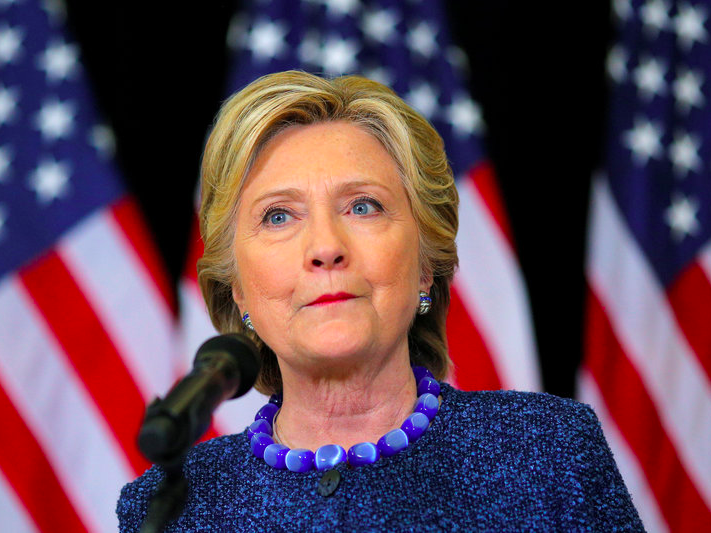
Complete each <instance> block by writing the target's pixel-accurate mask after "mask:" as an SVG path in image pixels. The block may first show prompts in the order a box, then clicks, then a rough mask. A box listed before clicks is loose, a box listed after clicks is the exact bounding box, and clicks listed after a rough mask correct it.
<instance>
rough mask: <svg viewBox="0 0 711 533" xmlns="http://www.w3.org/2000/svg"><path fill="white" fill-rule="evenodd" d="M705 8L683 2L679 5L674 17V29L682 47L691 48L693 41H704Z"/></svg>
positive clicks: (705, 36)
mask: <svg viewBox="0 0 711 533" xmlns="http://www.w3.org/2000/svg"><path fill="white" fill-rule="evenodd" d="M707 16H708V15H707V13H706V10H705V9H704V8H703V7H701V6H692V5H690V4H688V3H684V4H682V5H680V6H679V12H678V13H677V15H676V17H674V29H675V30H676V36H677V39H678V40H679V42H680V44H681V45H682V47H684V48H685V49H686V50H687V51H689V50H691V47H692V46H693V45H694V41H698V42H700V43H705V42H706V41H707V38H708V33H707V32H706V29H705V28H704V23H705V22H706V18H707Z"/></svg>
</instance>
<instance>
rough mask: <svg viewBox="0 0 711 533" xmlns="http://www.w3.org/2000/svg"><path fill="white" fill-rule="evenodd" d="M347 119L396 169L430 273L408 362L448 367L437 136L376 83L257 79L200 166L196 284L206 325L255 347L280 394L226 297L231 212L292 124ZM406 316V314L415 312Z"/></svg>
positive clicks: (452, 215) (446, 256) (450, 230)
mask: <svg viewBox="0 0 711 533" xmlns="http://www.w3.org/2000/svg"><path fill="white" fill-rule="evenodd" d="M336 120H340V121H346V122H350V123H352V124H355V125H358V126H360V127H362V128H363V129H364V130H365V131H366V132H368V133H370V134H371V135H373V136H374V137H375V138H376V139H378V140H379V141H380V142H381V143H382V145H383V146H384V147H385V149H386V150H387V151H388V153H389V154H390V156H391V157H392V158H393V160H394V161H395V162H396V164H397V166H398V169H399V171H400V177H401V179H402V182H403V184H404V186H405V190H406V192H407V195H408V198H409V201H410V205H411V207H412V213H413V216H414V218H415V221H416V223H417V227H418V232H419V244H420V264H421V268H422V272H423V274H424V275H428V276H432V280H433V284H432V288H431V290H430V296H431V297H432V308H431V310H430V312H429V313H428V314H426V315H416V317H415V319H414V321H413V323H412V325H411V327H410V331H409V334H408V341H409V348H410V360H411V362H412V363H413V364H417V365H422V366H426V367H427V368H429V369H430V371H431V372H433V374H434V375H435V376H436V377H437V378H440V379H441V378H443V377H444V376H445V374H446V373H447V371H448V370H449V366H450V364H451V363H450V359H449V355H448V353H447V337H446V330H445V325H446V318H447V311H448V308H449V287H450V283H451V281H452V276H453V275H454V269H455V267H456V266H457V263H458V259H457V249H456V244H455V240H454V239H455V236H456V233H457V227H458V217H457V207H458V203H459V197H458V195H457V190H456V187H455V185H454V178H453V176H452V170H451V168H450V166H449V163H448V162H447V156H446V154H445V153H444V143H443V142H442V139H441V138H440V136H439V135H438V134H437V132H436V131H435V129H434V128H433V127H432V126H431V125H430V124H429V123H428V122H427V120H425V119H424V118H423V117H422V116H421V115H420V114H419V113H417V112H416V111H414V110H413V109H412V108H410V107H409V106H408V105H407V104H406V103H405V102H404V101H403V100H402V99H400V98H399V97H398V96H397V95H396V94H395V93H394V92H393V91H391V90H390V89H388V88H387V87H385V86H384V85H382V84H380V83H377V82H374V81H371V80H368V79H366V78H363V77H360V76H342V77H339V78H335V79H331V80H329V79H324V78H320V77H318V76H314V75H312V74H307V73H305V72H301V71H287V72H280V73H276V74H269V75H267V76H263V77H261V78H259V79H257V80H256V81H254V82H252V83H251V84H249V85H248V86H247V87H245V88H244V89H242V90H241V91H239V92H238V93H236V94H234V95H233V96H232V97H230V98H229V99H228V100H227V101H226V102H225V103H224V104H223V106H222V108H221V109H220V112H219V114H218V115H217V119H216V122H215V125H214V128H213V129H212V132H211V134H210V137H209V139H208V141H207V145H206V147H205V153H204V155H203V160H202V177H201V180H202V181H201V195H202V203H201V207H200V232H201V234H202V239H203V242H204V244H205V252H204V254H203V256H202V258H201V259H200V260H199V261H198V263H197V270H198V282H199V284H200V288H201V290H202V294H203V297H204V298H205V302H206V304H207V309H208V311H209V313H210V318H211V319H212V323H213V324H214V325H215V327H216V328H217V330H218V331H219V332H221V333H228V332H242V333H245V334H247V335H249V336H250V337H252V339H253V340H255V342H257V345H258V346H259V349H260V352H261V356H262V370H261V372H260V375H259V378H258V380H257V385H256V386H257V389H258V390H260V391H261V392H263V393H265V394H271V393H274V392H278V391H280V390H281V374H280V372H279V367H278V364H277V359H276V356H275V354H274V352H272V350H271V349H270V348H269V347H268V346H267V345H266V344H264V343H263V342H262V341H261V340H260V339H259V338H258V337H257V336H256V335H255V334H254V333H253V332H250V331H247V330H246V328H244V326H243V324H242V319H241V313H240V310H239V309H238V308H237V305H236V304H235V302H234V300H233V297H232V286H233V285H234V284H235V283H237V279H236V272H237V271H236V264H235V258H234V253H233V242H234V237H235V232H236V231H237V229H238V228H236V227H235V218H236V217H235V214H236V209H237V205H238V202H239V199H240V195H241V192H242V187H243V185H244V182H245V178H246V176H247V175H248V173H249V171H250V168H251V166H252V165H253V163H254V161H255V159H256V157H257V155H258V154H259V152H260V150H261V149H262V148H263V147H264V146H265V145H266V144H267V143H268V142H269V140H270V139H272V138H273V137H274V136H275V135H276V134H277V133H279V132H280V131H282V130H284V129H285V128H287V127H289V126H291V125H297V124H299V125H307V124H314V123H319V122H329V121H336ZM413 311H414V310H413Z"/></svg>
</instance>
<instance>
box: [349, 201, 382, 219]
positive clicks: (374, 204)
mask: <svg viewBox="0 0 711 533" xmlns="http://www.w3.org/2000/svg"><path fill="white" fill-rule="evenodd" d="M382 210H383V207H382V206H381V205H380V203H379V202H378V201H376V200H373V199H372V198H358V199H357V200H356V201H355V202H354V203H353V206H352V207H351V212H352V213H353V214H354V215H372V214H373V213H374V212H376V211H382Z"/></svg>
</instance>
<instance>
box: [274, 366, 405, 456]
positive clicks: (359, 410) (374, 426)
mask: <svg viewBox="0 0 711 533" xmlns="http://www.w3.org/2000/svg"><path fill="white" fill-rule="evenodd" d="M405 356H406V357H404V358H403V357H396V358H392V359H391V360H388V361H386V362H384V363H382V362H381V364H380V365H378V366H371V367H366V366H360V367H359V368H356V369H354V370H353V371H351V372H348V374H347V375H346V376H340V377H338V378H334V377H323V376H320V377H319V376H314V375H306V376H305V375H298V374H295V373H294V372H292V369H289V368H288V367H283V368H282V379H283V383H284V401H283V404H282V407H281V410H280V411H279V415H278V418H277V422H276V426H277V431H278V434H279V438H280V439H282V442H283V443H284V444H286V445H287V446H289V447H290V448H292V449H293V448H307V449H310V450H315V449H317V448H318V447H320V446H323V445H325V444H339V445H341V446H343V448H344V449H345V450H348V449H349V448H350V447H351V446H353V445H354V444H357V443H359V442H374V443H375V442H377V441H378V439H379V438H380V437H382V436H383V435H384V434H385V433H387V432H388V431H390V430H391V429H395V428H397V427H400V424H401V423H402V422H403V421H404V420H405V418H407V417H408V416H409V415H410V414H411V413H412V409H413V406H414V404H415V401H416V399H417V386H416V384H415V378H414V377H413V375H412V370H411V369H410V364H409V357H407V354H405Z"/></svg>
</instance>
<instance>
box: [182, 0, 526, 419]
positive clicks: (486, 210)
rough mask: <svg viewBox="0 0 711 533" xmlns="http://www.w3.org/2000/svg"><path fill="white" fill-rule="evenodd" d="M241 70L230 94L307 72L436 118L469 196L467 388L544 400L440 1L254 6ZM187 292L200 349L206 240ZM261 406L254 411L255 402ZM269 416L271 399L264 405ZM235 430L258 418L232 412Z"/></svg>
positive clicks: (248, 11)
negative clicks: (379, 87) (365, 83)
mask: <svg viewBox="0 0 711 533" xmlns="http://www.w3.org/2000/svg"><path fill="white" fill-rule="evenodd" d="M228 40H229V44H230V46H231V49H232V51H233V62H234V64H233V69H232V72H231V75H230V78H229V83H228V93H230V94H231V93H233V92H234V91H236V90H238V89H240V88H242V87H244V86H245V85H247V84H248V83H249V82H251V81H253V80H254V79H256V78H257V77H259V76H261V75H264V74H267V73H270V72H275V71H282V70H287V69H303V70H306V71H309V72H314V73H316V74H321V75H326V76H334V75H340V74H350V73H358V74H362V75H365V76H367V77H369V78H372V79H375V80H377V81H380V82H382V83H384V84H386V85H388V86H390V87H391V88H393V89H394V90H395V91H396V92H397V93H398V94H400V95H401V96H402V97H404V98H405V100H406V101H408V102H409V103H410V104H411V105H412V106H413V107H414V108H415V109H417V110H418V111H419V112H420V113H422V114H423V115H424V116H425V117H427V118H428V119H429V120H430V121H431V122H432V123H433V125H434V126H435V127H436V128H437V130H438V131H439V133H440V135H442V137H443V138H444V141H445V145H446V150H447V154H448V156H449V159H450V163H451V165H452V168H453V170H454V172H455V175H456V176H457V177H458V188H459V192H460V195H461V206H460V211H459V216H460V230H459V237H458V241H457V243H458V249H459V258H460V270H459V272H458V273H457V275H456V277H455V282H454V286H453V290H452V304H451V310H450V316H449V320H448V336H449V347H450V353H451V356H452V359H453V360H454V364H455V370H454V373H453V375H452V376H451V378H450V381H452V382H453V383H454V384H455V385H457V386H458V387H460V388H462V389H469V390H472V389H499V388H502V387H503V388H515V389H521V390H538V389H539V388H540V378H539V373H538V367H537V359H536V352H535V347H534V340H533V334H532V330H531V323H530V317H529V310H528V303H527V295H526V289H525V287H524V283H523V280H522V277H521V274H520V271H519V266H518V262H517V258H516V253H515V251H514V247H513V244H512V238H511V233H510V231H509V227H508V224H507V219H506V215H505V210H504V207H503V203H502V202H501V199H500V197H499V194H498V191H497V184H496V177H495V175H494V172H493V170H492V166H491V165H490V163H489V162H488V160H487V158H486V155H485V153H484V150H483V140H482V135H483V133H484V122H483V120H482V115H481V111H480V108H479V106H478V105H477V104H476V103H475V102H474V101H473V100H472V99H471V97H470V94H469V91H468V90H467V89H466V88H465V85H464V72H465V69H466V57H465V56H464V53H463V52H462V50H460V49H458V48H457V47H455V46H454V45H453V44H452V40H451V37H450V35H449V30H448V28H447V21H446V16H445V12H444V6H443V5H442V4H441V3H440V2H430V1H428V2H410V1H402V2H392V1H357V0H323V1H321V0H304V1H294V0H275V1H269V2H266V1H259V0H254V1H250V2H246V3H245V5H244V10H243V12H241V13H240V14H238V15H237V16H236V17H235V18H234V20H233V21H232V23H231V25H230V30H229V35H228ZM193 244H194V252H193V253H192V254H191V260H190V262H189V265H188V269H187V274H186V276H185V277H184V280H183V283H182V288H181V304H182V305H181V308H182V309H183V310H184V312H185V317H186V318H187V319H188V323H187V324H186V327H185V331H187V332H189V337H188V340H187V344H188V346H189V348H190V349H189V350H187V352H186V353H190V352H191V350H192V349H193V348H195V347H197V346H198V345H199V343H200V342H202V340H204V338H205V337H206V336H207V335H209V332H212V331H213V330H212V329H211V326H210V325H209V322H208V321H207V319H205V318H204V316H205V314H204V313H205V312H204V303H203V302H202V299H201V298H200V295H199V291H198V289H197V284H196V281H195V270H194V268H195V267H194V261H195V259H196V258H197V257H199V255H200V243H199V237H197V236H195V237H194V239H193ZM248 401H249V400H248ZM253 401H254V404H255V405H259V402H260V401H261V400H260V399H255V400H253ZM233 403H237V402H233ZM221 409H222V411H221V412H218V414H217V424H218V426H219V427H220V428H221V429H225V430H241V429H242V428H243V427H244V425H245V423H249V422H250V419H249V416H250V415H251V414H252V413H250V412H249V411H248V410H245V409H244V407H243V405H232V406H231V405H230V404H229V403H228V404H226V405H225V406H224V407H222V408H221Z"/></svg>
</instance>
